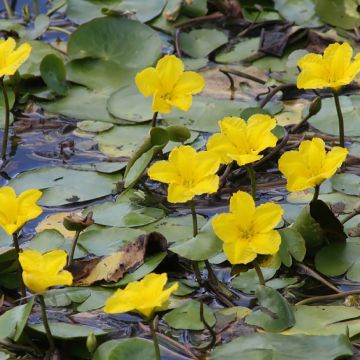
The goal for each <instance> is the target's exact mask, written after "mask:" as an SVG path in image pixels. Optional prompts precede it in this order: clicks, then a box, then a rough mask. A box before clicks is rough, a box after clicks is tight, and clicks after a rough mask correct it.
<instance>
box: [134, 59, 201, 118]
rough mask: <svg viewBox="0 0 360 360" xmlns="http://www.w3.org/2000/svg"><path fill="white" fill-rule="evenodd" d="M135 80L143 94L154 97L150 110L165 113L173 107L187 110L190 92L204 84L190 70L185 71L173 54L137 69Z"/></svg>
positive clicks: (194, 92)
mask: <svg viewBox="0 0 360 360" xmlns="http://www.w3.org/2000/svg"><path fill="white" fill-rule="evenodd" d="M135 83H136V85H137V87H138V88H139V91H140V92H141V93H142V94H143V95H144V96H146V97H147V96H150V95H151V96H153V103H152V110H153V111H154V112H157V111H158V112H162V113H168V112H170V111H171V108H172V107H173V106H175V107H177V108H179V109H180V110H182V111H188V110H189V109H190V106H191V104H192V95H193V94H197V93H199V92H200V91H201V90H202V89H203V87H204V86H205V81H204V79H203V77H202V76H201V75H199V74H197V73H196V72H193V71H185V72H184V64H183V62H182V61H181V60H180V59H178V58H177V57H176V56H175V55H166V56H164V57H163V58H162V59H160V60H159V61H158V63H157V65H156V67H155V68H153V67H148V68H146V69H144V70H142V71H141V72H139V73H138V74H137V75H136V77H135Z"/></svg>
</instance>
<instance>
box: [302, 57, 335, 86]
mask: <svg viewBox="0 0 360 360" xmlns="http://www.w3.org/2000/svg"><path fill="white" fill-rule="evenodd" d="M298 66H299V67H300V69H301V73H300V75H299V76H298V79H297V87H298V88H299V89H321V88H324V87H328V86H329V85H330V84H329V81H328V76H327V71H326V68H325V64H324V61H323V58H322V56H321V55H317V54H307V55H305V56H303V57H302V58H301V59H300V60H299V61H298Z"/></svg>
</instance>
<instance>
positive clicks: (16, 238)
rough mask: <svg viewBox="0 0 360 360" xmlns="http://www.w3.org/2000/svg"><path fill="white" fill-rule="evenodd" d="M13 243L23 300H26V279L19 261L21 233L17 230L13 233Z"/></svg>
mask: <svg viewBox="0 0 360 360" xmlns="http://www.w3.org/2000/svg"><path fill="white" fill-rule="evenodd" d="M13 245H14V248H15V252H16V261H17V265H18V270H17V273H18V277H19V284H20V293H21V300H22V301H25V302H26V288H25V285H24V281H23V278H22V267H21V264H20V261H19V254H20V246H19V235H18V233H17V232H14V233H13Z"/></svg>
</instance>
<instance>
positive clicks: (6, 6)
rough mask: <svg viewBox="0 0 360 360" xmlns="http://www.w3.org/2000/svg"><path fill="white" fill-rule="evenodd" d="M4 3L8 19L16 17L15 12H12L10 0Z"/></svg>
mask: <svg viewBox="0 0 360 360" xmlns="http://www.w3.org/2000/svg"><path fill="white" fill-rule="evenodd" d="M3 2H4V7H5V10H6V12H7V15H8V18H12V17H13V16H14V13H13V10H12V8H11V6H10V4H9V2H8V0H3Z"/></svg>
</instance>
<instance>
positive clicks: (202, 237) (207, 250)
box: [169, 221, 223, 261]
mask: <svg viewBox="0 0 360 360" xmlns="http://www.w3.org/2000/svg"><path fill="white" fill-rule="evenodd" d="M169 241H170V240H169ZM222 245H223V243H222V241H221V240H220V239H219V238H218V237H217V236H216V235H215V233H214V230H213V228H212V226H211V221H209V222H207V223H206V224H205V225H204V226H203V227H202V228H201V229H200V231H199V233H198V234H197V235H196V236H195V237H192V238H190V239H189V240H186V241H182V242H177V243H175V244H174V245H172V246H170V248H169V249H170V250H171V251H172V252H174V253H176V254H178V255H180V256H182V257H184V258H185V259H189V260H194V261H201V260H207V259H209V258H211V257H213V256H215V255H216V254H218V253H219V252H220V251H221V249H222Z"/></svg>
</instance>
